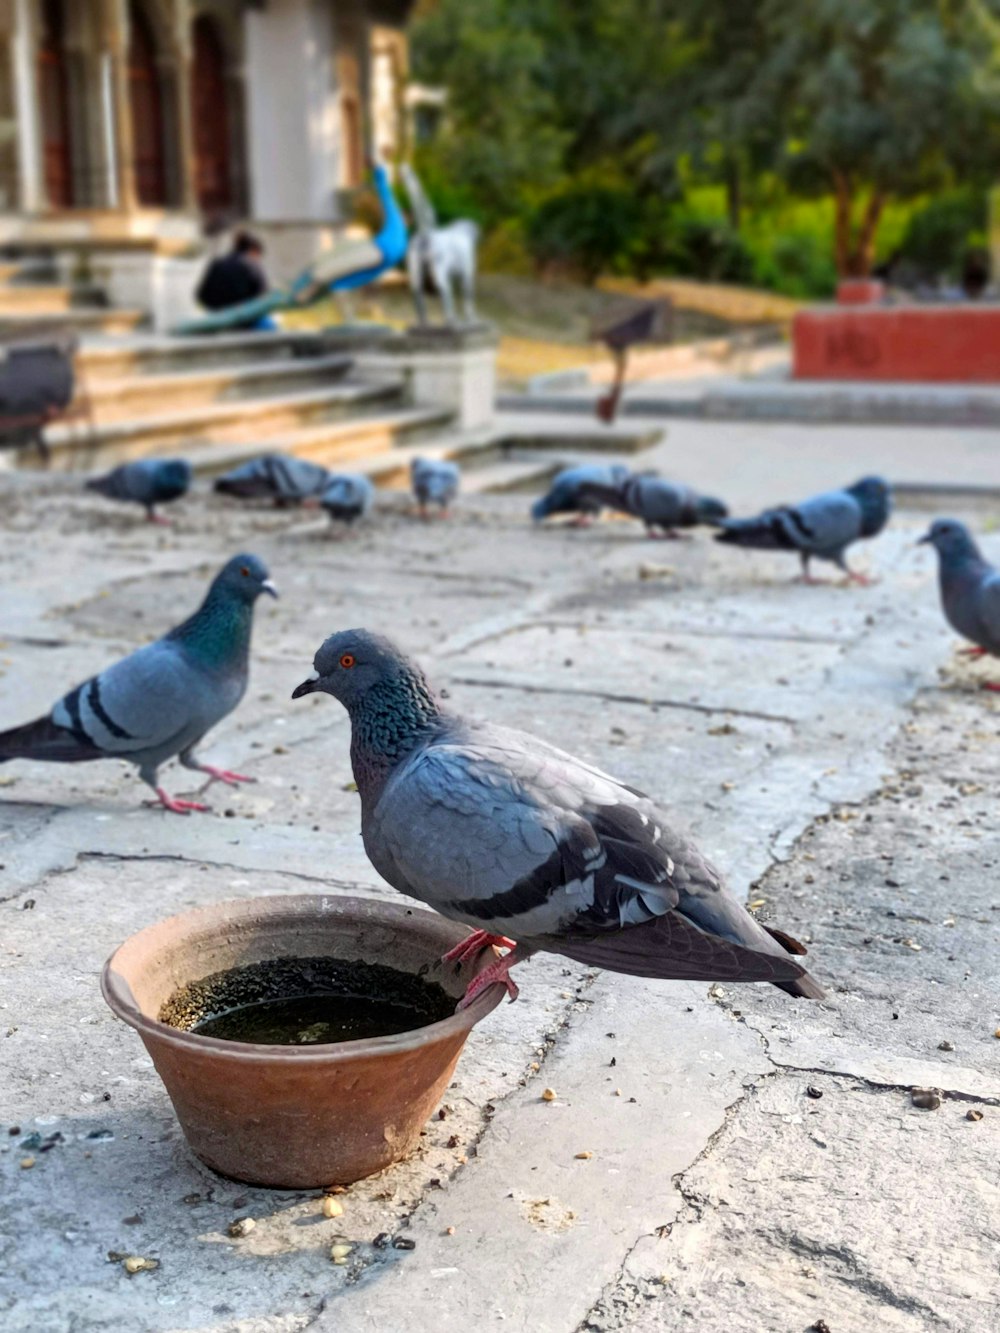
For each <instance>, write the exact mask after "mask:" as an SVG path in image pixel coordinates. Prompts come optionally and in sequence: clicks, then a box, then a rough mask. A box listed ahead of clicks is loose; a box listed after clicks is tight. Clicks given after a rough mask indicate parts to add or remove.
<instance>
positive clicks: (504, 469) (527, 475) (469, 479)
mask: <svg viewBox="0 0 1000 1333" xmlns="http://www.w3.org/2000/svg"><path fill="white" fill-rule="evenodd" d="M480 457H482V456H480ZM472 461H473V466H472V468H471V469H470V470H469V471H468V472H467V473H466V474H465V476H464V477H463V481H462V490H463V491H464V492H465V493H466V494H468V495H486V494H490V495H495V494H499V493H503V492H506V491H533V492H541V491H543V490H545V489H546V488H547V486H548V483H549V482H550V481H551V480H552V478H553V477H554V476H555V475H556V473H557V472H558V471H559V470H560V469H561V467H562V463H561V461H559V460H558V459H554V458H552V457H551V456H549V457H548V458H546V457H544V456H543V457H540V458H533V459H518V460H505V459H504V460H500V461H498V462H489V461H487V460H486V458H485V457H482V463H481V465H480V463H479V461H478V459H477V458H474V459H473V460H472Z"/></svg>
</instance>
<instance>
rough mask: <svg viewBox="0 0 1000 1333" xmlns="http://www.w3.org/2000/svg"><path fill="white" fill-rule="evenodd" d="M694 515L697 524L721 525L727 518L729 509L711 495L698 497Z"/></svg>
mask: <svg viewBox="0 0 1000 1333" xmlns="http://www.w3.org/2000/svg"><path fill="white" fill-rule="evenodd" d="M694 511H695V514H696V516H697V518H698V522H699V523H721V522H722V520H723V519H724V518H728V517H729V508H728V506H726V505H724V504H723V503H722V501H721V500H716V499H715V497H714V496H712V495H699V496H698V499H697V500H696V501H695V506H694Z"/></svg>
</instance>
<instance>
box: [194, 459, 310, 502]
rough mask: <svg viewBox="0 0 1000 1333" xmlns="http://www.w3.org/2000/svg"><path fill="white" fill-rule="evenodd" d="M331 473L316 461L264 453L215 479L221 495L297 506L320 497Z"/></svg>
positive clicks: (216, 487)
mask: <svg viewBox="0 0 1000 1333" xmlns="http://www.w3.org/2000/svg"><path fill="white" fill-rule="evenodd" d="M329 480H330V474H329V472H328V471H327V470H326V468H325V467H320V465H319V464H318V463H309V462H307V461H306V459H304V458H296V457H295V456H294V455H292V454H263V455H262V456H261V457H260V458H253V459H251V460H250V462H249V463H243V464H242V465H241V466H240V467H237V468H233V470H232V471H231V472H226V473H224V474H223V475H222V476H221V477H217V478H216V479H215V490H216V491H218V492H219V494H220V495H233V496H235V497H236V498H237V499H238V500H273V501H274V503H275V504H276V505H279V506H285V505H297V504H301V503H302V501H303V500H308V499H310V498H312V497H315V496H319V495H321V494H322V493H323V491H324V490H325V489H326V486H327V484H328V482H329Z"/></svg>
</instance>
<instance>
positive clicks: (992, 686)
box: [979, 680, 1000, 694]
mask: <svg viewBox="0 0 1000 1333" xmlns="http://www.w3.org/2000/svg"><path fill="white" fill-rule="evenodd" d="M979 688H980V689H981V690H990V691H991V692H992V693H993V694H1000V685H998V684H997V682H996V681H995V680H984V681H983V683H982V684H981V685H980V687H979Z"/></svg>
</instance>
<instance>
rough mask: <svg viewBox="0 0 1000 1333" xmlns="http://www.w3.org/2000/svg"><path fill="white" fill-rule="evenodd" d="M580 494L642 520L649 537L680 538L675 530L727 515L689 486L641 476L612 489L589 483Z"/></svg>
mask: <svg viewBox="0 0 1000 1333" xmlns="http://www.w3.org/2000/svg"><path fill="white" fill-rule="evenodd" d="M583 494H584V495H585V496H588V497H589V496H593V497H594V498H596V499H598V500H600V501H601V502H602V503H604V504H606V505H607V506H608V507H609V508H610V509H617V510H619V511H620V512H621V513H623V514H631V516H632V517H633V518H638V519H641V520H642V522H643V523H645V525H646V532H647V533H648V534H649V536H650V537H659V536H664V537H679V536H680V533H679V532H678V531H677V529H678V528H693V527H696V526H697V525H698V524H699V523H714V524H718V523H721V522H722V520H723V519H724V518H725V517H726V516H727V515H728V513H729V510H728V509H727V508H726V506H725V505H724V504H723V503H722V501H721V500H716V499H713V497H712V496H710V495H699V493H698V492H697V491H695V490H693V489H692V488H691V487H690V486H684V485H681V484H680V483H678V482H674V481H664V480H663V478H662V477H650V476H643V475H642V474H640V475H638V476H629V477H627V478H626V479H625V481H623V482H622V483H621V484H619V485H617V486H613V487H608V486H602V485H594V484H592V483H588V484H587V485H586V486H584V487H583Z"/></svg>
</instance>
